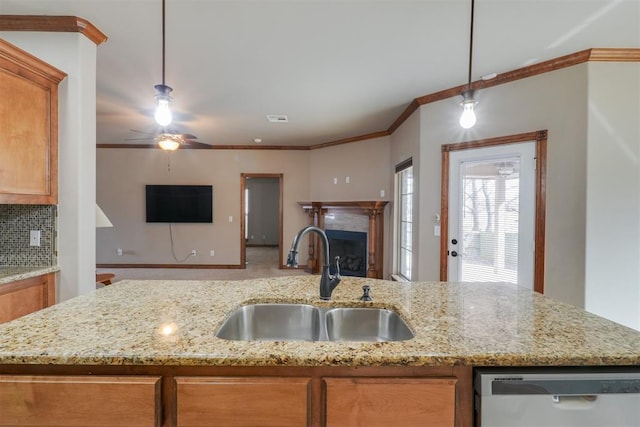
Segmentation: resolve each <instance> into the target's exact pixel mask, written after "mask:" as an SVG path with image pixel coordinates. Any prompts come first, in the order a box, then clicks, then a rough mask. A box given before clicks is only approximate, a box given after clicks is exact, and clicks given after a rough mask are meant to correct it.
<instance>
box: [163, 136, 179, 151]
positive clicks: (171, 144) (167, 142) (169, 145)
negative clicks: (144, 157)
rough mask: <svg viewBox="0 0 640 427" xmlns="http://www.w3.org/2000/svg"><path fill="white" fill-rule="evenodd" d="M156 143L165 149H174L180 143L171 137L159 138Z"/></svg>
mask: <svg viewBox="0 0 640 427" xmlns="http://www.w3.org/2000/svg"><path fill="white" fill-rule="evenodd" d="M158 145H159V146H160V148H162V149H163V150H165V151H175V150H177V149H178V147H179V146H180V143H179V142H178V141H176V140H175V139H173V138H167V137H165V138H160V140H159V141H158Z"/></svg>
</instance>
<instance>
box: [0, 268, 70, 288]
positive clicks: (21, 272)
mask: <svg viewBox="0 0 640 427" xmlns="http://www.w3.org/2000/svg"><path fill="white" fill-rule="evenodd" d="M59 270H60V267H57V266H51V267H24V266H0V285H3V284H5V283H10V282H15V281H16V280H23V279H29V278H31V277H36V276H41V275H43V274H47V273H55V272H56V271H59Z"/></svg>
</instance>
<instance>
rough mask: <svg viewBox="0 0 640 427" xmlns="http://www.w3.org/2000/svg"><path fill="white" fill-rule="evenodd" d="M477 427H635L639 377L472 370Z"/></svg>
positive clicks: (639, 399)
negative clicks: (473, 371) (473, 373)
mask: <svg viewBox="0 0 640 427" xmlns="http://www.w3.org/2000/svg"><path fill="white" fill-rule="evenodd" d="M474 391H475V425H476V426H477V427H516V426H517V427H574V426H580V427H589V426H597V427H638V426H640V372H635V371H633V372H622V371H619V370H616V371H610V372H603V371H602V370H587V369H567V370H564V371H563V370H557V369H553V370H545V369H536V370H531V369H522V370H516V369H499V370H497V369H487V370H484V369H477V370H476V371H475V378H474Z"/></svg>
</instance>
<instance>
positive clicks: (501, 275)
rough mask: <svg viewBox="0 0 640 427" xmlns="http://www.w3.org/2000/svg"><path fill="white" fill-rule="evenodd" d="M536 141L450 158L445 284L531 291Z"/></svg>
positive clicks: (455, 153)
mask: <svg viewBox="0 0 640 427" xmlns="http://www.w3.org/2000/svg"><path fill="white" fill-rule="evenodd" d="M535 157H536V142H535V141H530V142H522V143H517V144H504V145H496V146H489V147H482V148H473V149H466V150H459V151H452V152H450V153H449V177H448V179H449V187H448V191H449V193H448V232H447V239H448V242H447V256H448V258H447V266H448V271H447V273H448V278H447V280H449V281H463V282H508V283H513V284H517V285H521V286H525V287H528V288H530V289H534V250H535V240H534V239H535V227H536V170H535Z"/></svg>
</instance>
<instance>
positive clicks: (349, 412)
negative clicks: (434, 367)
mask: <svg viewBox="0 0 640 427" xmlns="http://www.w3.org/2000/svg"><path fill="white" fill-rule="evenodd" d="M324 383H325V387H326V421H327V422H326V425H327V427H333V426H335V427H338V426H367V427H372V426H392V425H398V426H406V427H409V426H443V427H444V426H452V427H453V426H454V425H455V424H454V423H455V414H456V412H455V405H456V398H455V397H456V379H455V378H444V379H439V378H325V379H324Z"/></svg>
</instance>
